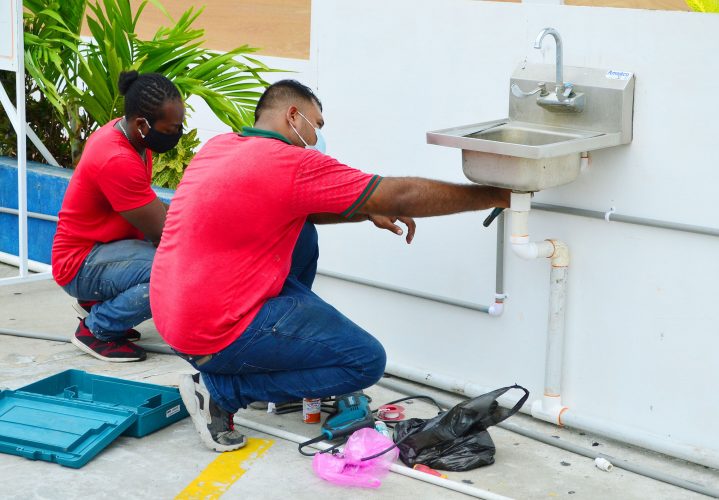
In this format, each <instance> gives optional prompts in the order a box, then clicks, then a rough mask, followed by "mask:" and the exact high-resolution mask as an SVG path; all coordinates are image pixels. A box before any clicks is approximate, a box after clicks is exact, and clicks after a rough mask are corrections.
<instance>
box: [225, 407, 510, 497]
mask: <svg viewBox="0 0 719 500" xmlns="http://www.w3.org/2000/svg"><path fill="white" fill-rule="evenodd" d="M234 420H235V423H236V424H237V425H240V426H242V427H246V428H248V429H252V430H255V431H258V432H263V433H265V434H269V435H270V436H275V437H278V438H280V439H284V440H286V441H291V442H293V443H297V444H300V443H304V442H306V441H309V439H310V438H307V437H304V436H300V435H299V434H293V433H291V432H287V431H283V430H280V429H277V428H275V427H271V426H269V425H264V424H259V423H257V422H253V421H252V420H248V419H246V418H242V417H238V416H237V415H235V419H234ZM310 446H312V447H313V448H316V449H319V450H324V449H327V448H329V447H330V445H329V444H326V443H315V444H313V445H310ZM389 470H390V471H391V472H394V473H396V474H401V475H403V476H407V477H410V478H412V479H418V480H420V481H424V482H425V483H430V484H434V485H435V486H439V487H441V488H445V489H448V490H453V491H456V492H459V493H464V494H465V495H469V496H471V497H474V498H484V499H486V500H511V498H510V497H505V496H503V495H498V494H496V493H492V492H491V491H486V490H482V489H479V488H475V487H472V486H469V485H466V484H463V483H458V482H456V481H450V480H449V479H444V478H441V477H437V476H433V475H431V474H427V473H426V472H420V471H417V470H414V469H410V468H409V467H405V466H404V465H400V464H392V465H391V466H390V468H389Z"/></svg>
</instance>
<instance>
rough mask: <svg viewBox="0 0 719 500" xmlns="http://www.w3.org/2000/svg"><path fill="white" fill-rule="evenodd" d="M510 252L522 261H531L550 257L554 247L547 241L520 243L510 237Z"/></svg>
mask: <svg viewBox="0 0 719 500" xmlns="http://www.w3.org/2000/svg"><path fill="white" fill-rule="evenodd" d="M517 240H518V239H517ZM512 251H513V252H514V253H515V254H516V255H518V256H519V257H521V258H522V259H527V260H532V259H536V258H538V257H551V256H552V254H553V253H554V245H552V243H551V242H549V241H540V242H534V241H533V242H531V243H529V242H527V243H520V242H518V241H515V238H514V237H512Z"/></svg>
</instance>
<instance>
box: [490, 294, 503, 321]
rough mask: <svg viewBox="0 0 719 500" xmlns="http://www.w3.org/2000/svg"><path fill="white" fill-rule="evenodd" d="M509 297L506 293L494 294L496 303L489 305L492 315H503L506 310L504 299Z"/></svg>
mask: <svg viewBox="0 0 719 500" xmlns="http://www.w3.org/2000/svg"><path fill="white" fill-rule="evenodd" d="M506 298H507V295H506V294H504V293H498V294H496V295H495V296H494V303H493V304H492V305H491V306H489V310H488V311H487V312H488V313H489V315H490V316H501V315H502V313H503V312H504V299H506Z"/></svg>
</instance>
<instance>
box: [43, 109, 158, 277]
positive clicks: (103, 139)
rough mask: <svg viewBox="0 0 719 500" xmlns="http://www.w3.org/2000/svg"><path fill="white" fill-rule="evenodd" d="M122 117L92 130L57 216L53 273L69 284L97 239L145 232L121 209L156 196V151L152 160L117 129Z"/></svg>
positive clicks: (138, 236)
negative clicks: (124, 215) (154, 182)
mask: <svg viewBox="0 0 719 500" xmlns="http://www.w3.org/2000/svg"><path fill="white" fill-rule="evenodd" d="M118 120H119V119H115V120H112V121H111V122H110V123H107V124H106V125H104V126H102V127H100V128H99V129H98V130H96V131H95V132H93V133H92V134H91V135H90V137H89V138H88V140H87V144H85V149H84V150H83V152H82V157H81V158H80V162H79V163H78V165H77V168H76V169H75V172H74V173H73V174H72V178H71V179H70V184H69V185H68V186H67V191H65V198H64V199H63V201H62V207H61V208H60V213H59V215H58V217H59V219H60V220H59V221H58V223H57V232H56V233H55V239H54V240H53V244H52V275H53V277H54V278H55V281H56V282H57V284H58V285H60V286H63V285H67V284H68V283H69V282H70V281H72V279H73V278H74V277H75V275H76V274H77V272H78V270H79V269H80V266H81V265H82V263H83V262H84V260H85V258H86V257H87V255H88V254H89V253H90V250H92V247H93V246H94V245H95V244H96V243H109V242H111V241H117V240H128V239H142V238H143V235H142V233H141V232H140V231H138V230H137V229H136V228H135V227H134V226H133V225H132V224H130V223H129V222H127V221H126V220H125V218H124V217H123V216H122V215H120V213H119V212H124V211H127V210H134V209H136V208H140V207H143V206H145V205H147V204H148V203H150V202H151V201H153V200H154V199H155V198H157V196H156V195H155V192H154V191H153V190H152V186H151V183H152V155H151V154H149V151H148V154H147V163H145V162H143V161H142V158H140V155H139V154H138V152H137V151H136V150H135V148H133V147H132V145H131V144H130V141H128V140H127V138H126V137H125V135H124V134H123V133H122V132H121V131H119V130H117V129H116V128H115V123H117V121H118Z"/></svg>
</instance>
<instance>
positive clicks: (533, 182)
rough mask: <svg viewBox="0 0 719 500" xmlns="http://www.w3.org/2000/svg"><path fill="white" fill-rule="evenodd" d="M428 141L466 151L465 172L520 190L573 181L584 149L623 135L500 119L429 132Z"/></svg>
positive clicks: (611, 143)
mask: <svg viewBox="0 0 719 500" xmlns="http://www.w3.org/2000/svg"><path fill="white" fill-rule="evenodd" d="M427 142H428V143H430V144H438V145H442V146H450V147H455V148H460V149H462V168H463V170H464V175H466V176H467V178H468V179H469V180H471V181H473V182H476V183H478V184H486V185H490V186H498V187H504V188H509V189H514V190H515V191H540V190H542V189H547V188H549V187H554V186H560V185H562V184H567V183H569V182H572V181H573V180H574V179H576V177H577V176H578V175H579V167H580V156H581V153H582V152H584V151H591V150H594V149H599V148H605V147H609V146H616V145H617V144H620V142H621V138H620V135H619V134H618V133H614V134H606V133H602V132H597V131H592V130H575V129H569V128H562V127H553V126H549V125H538V124H534V123H528V122H518V121H513V120H509V119H504V120H494V121H490V122H484V123H477V124H474V125H467V126H462V127H455V128H450V129H445V130H437V131H434V132H428V133H427Z"/></svg>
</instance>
